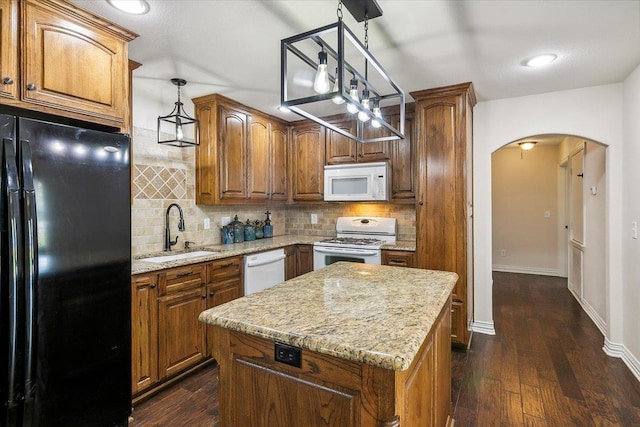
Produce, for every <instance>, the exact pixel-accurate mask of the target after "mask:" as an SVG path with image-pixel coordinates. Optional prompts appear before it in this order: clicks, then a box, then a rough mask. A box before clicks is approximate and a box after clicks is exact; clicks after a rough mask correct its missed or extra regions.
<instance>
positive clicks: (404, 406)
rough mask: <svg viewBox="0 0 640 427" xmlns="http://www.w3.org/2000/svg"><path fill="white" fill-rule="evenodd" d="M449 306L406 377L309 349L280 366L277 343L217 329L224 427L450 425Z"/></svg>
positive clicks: (406, 372)
mask: <svg viewBox="0 0 640 427" xmlns="http://www.w3.org/2000/svg"><path fill="white" fill-rule="evenodd" d="M450 308H451V299H449V301H448V302H447V303H446V304H445V305H444V306H443V308H442V310H441V311H440V313H439V315H438V317H437V319H436V321H435V322H434V324H433V326H432V328H431V331H430V332H429V334H428V335H427V337H426V338H425V340H424V342H423V344H422V345H421V347H420V349H419V350H418V352H417V354H416V356H415V358H414V359H413V362H412V363H411V365H410V366H409V368H408V369H407V370H405V371H395V370H390V369H384V368H381V367H376V366H372V365H369V364H364V363H361V362H357V361H352V360H347V359H344V358H340V357H338V356H332V355H327V354H323V353H318V352H315V351H311V350H307V349H300V351H301V357H300V364H299V367H298V366H291V365H289V364H285V363H282V362H280V361H277V360H276V357H275V345H276V342H275V341H273V340H270V339H266V338H262V337H258V336H254V335H249V334H245V333H242V332H239V331H232V330H229V329H225V328H222V327H220V326H212V331H213V335H214V336H215V342H216V345H215V346H214V349H213V355H214V357H215V358H216V360H217V361H218V364H219V367H220V368H219V369H220V371H219V372H220V377H219V380H220V383H219V390H220V401H219V417H220V418H219V420H220V426H221V427H240V426H242V427H262V426H267V425H268V426H294V425H295V426H336V427H338V426H340V427H343V426H346V427H348V426H359V427H380V426H385V427H400V426H402V427H412V426H416V427H425V426H437V427H444V426H450V425H452V423H451V418H450V416H451V389H450V385H449V386H447V383H449V384H450V381H451V364H450V361H449V359H450V358H451V345H450V338H449V334H450V331H449V328H450V327H449V325H448V323H449V320H450ZM443 420H444V421H443Z"/></svg>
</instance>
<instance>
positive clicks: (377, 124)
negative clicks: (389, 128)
mask: <svg viewBox="0 0 640 427" xmlns="http://www.w3.org/2000/svg"><path fill="white" fill-rule="evenodd" d="M371 111H372V112H373V115H374V116H376V117H377V118H379V119H381V118H382V112H381V111H380V100H379V99H377V98H376V99H374V100H373V110H371ZM371 126H373V127H374V128H376V129H377V128H379V127H380V126H382V125H381V124H380V122H379V121H377V120H375V119H373V120H371Z"/></svg>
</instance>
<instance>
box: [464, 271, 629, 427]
mask: <svg viewBox="0 0 640 427" xmlns="http://www.w3.org/2000/svg"><path fill="white" fill-rule="evenodd" d="M493 278H494V284H493V301H494V321H495V329H496V335H495V336H489V335H481V334H474V336H473V341H472V344H471V349H470V350H469V351H468V352H467V353H461V352H454V354H453V381H454V387H453V390H454V393H453V399H454V401H453V403H454V406H455V413H454V418H455V420H456V427H466V426H481V427H488V426H523V425H524V426H548V427H556V426H580V427H587V426H638V425H640V383H639V382H638V381H637V380H636V378H635V377H634V376H633V375H632V374H631V372H629V370H628V368H627V367H626V366H625V365H624V363H623V362H622V361H621V360H620V359H614V358H611V357H608V356H607V355H606V354H605V353H604V352H603V351H602V346H603V342H604V340H603V337H602V335H601V333H600V331H599V330H598V329H597V328H596V326H595V325H594V324H593V322H592V321H591V319H590V318H589V317H588V316H587V314H586V313H585V312H584V311H583V310H582V308H581V307H580V306H579V305H578V303H577V302H576V301H575V299H574V298H573V296H572V295H571V294H570V293H569V291H568V290H567V284H566V279H563V278H559V277H550V276H535V275H527V274H514V273H497V272H494V273H493ZM456 393H457V395H456Z"/></svg>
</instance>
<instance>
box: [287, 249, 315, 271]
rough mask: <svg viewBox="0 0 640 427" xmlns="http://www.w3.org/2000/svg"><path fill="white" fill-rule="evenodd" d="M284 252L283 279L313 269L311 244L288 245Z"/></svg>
mask: <svg viewBox="0 0 640 427" xmlns="http://www.w3.org/2000/svg"><path fill="white" fill-rule="evenodd" d="M284 253H285V255H286V258H285V261H284V280H289V279H293V278H294V277H298V276H300V275H302V274H305V273H308V272H310V271H313V245H290V246H287V247H285V248H284Z"/></svg>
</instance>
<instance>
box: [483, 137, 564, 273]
mask: <svg viewBox="0 0 640 427" xmlns="http://www.w3.org/2000/svg"><path fill="white" fill-rule="evenodd" d="M557 159H558V146H557V145H547V146H542V145H540V144H538V146H536V147H535V148H534V149H533V150H531V151H526V152H523V151H522V150H520V148H519V147H505V148H502V149H500V150H498V151H496V152H494V153H493V156H492V167H491V173H492V179H491V181H492V186H491V189H492V201H493V206H492V220H493V221H492V223H493V224H492V225H493V227H492V229H493V237H492V240H493V270H494V271H508V272H514V273H529V274H544V275H551V276H559V275H560V269H559V266H558V250H559V248H558V194H557V193H558V177H557V175H558V161H557ZM545 212H548V213H549V216H548V217H546V216H545ZM564 250H566V245H565V248H564ZM502 251H504V252H502Z"/></svg>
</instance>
